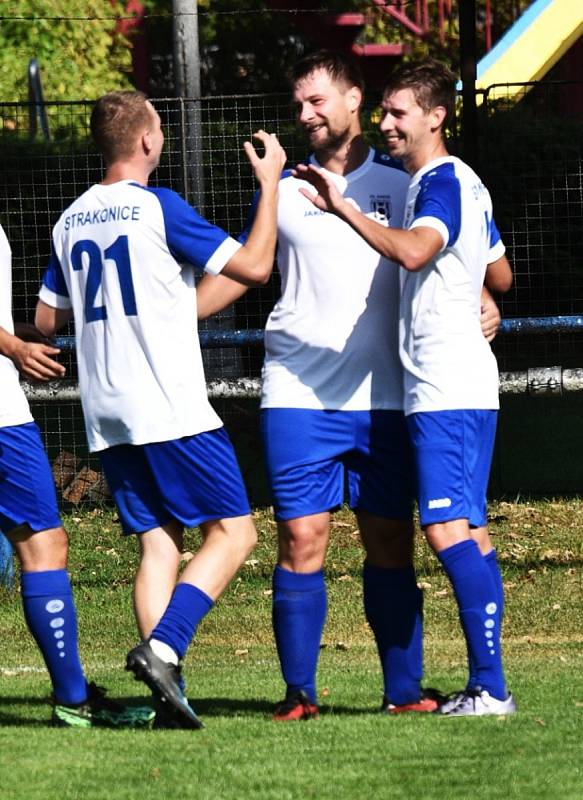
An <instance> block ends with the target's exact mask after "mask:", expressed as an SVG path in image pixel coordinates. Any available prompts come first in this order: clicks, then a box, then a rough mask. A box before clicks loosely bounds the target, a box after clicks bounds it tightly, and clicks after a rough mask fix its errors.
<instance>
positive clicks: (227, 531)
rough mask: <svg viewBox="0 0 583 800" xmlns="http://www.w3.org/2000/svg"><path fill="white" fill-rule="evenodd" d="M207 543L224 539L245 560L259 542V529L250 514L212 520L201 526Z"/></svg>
mask: <svg viewBox="0 0 583 800" xmlns="http://www.w3.org/2000/svg"><path fill="white" fill-rule="evenodd" d="M200 529H201V532H202V535H203V539H204V541H205V543H207V542H208V543H211V542H212V541H213V540H216V539H217V538H218V539H223V540H224V541H226V542H227V544H228V547H229V549H230V550H231V551H232V552H233V553H235V554H237V555H238V557H239V560H240V561H241V562H243V561H244V560H245V559H246V558H247V557H248V556H249V555H250V554H251V552H252V550H253V548H254V547H255V545H256V544H257V531H256V529H255V525H254V524H253V520H252V518H251V516H250V515H249V514H247V515H245V516H243V517H228V518H226V519H218V520H212V521H210V522H205V523H203V524H202V525H201V526H200Z"/></svg>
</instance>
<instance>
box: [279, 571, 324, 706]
mask: <svg viewBox="0 0 583 800" xmlns="http://www.w3.org/2000/svg"><path fill="white" fill-rule="evenodd" d="M326 610H327V598H326V584H325V582H324V571H323V570H318V572H309V573H301V572H290V571H289V570H286V569H283V568H282V567H276V568H275V570H274V573H273V632H274V634H275V643H276V645H277V653H278V656H279V663H280V664H281V672H282V674H283V679H284V681H285V682H286V684H287V689H288V691H289V692H293V691H298V690H300V689H302V690H303V691H304V692H305V693H306V694H307V695H308V697H309V698H310V701H311V702H312V703H315V702H316V668H317V666H318V656H319V654H320V641H321V638H322V631H323V630H324V622H325V620H326Z"/></svg>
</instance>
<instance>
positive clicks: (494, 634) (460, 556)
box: [437, 539, 507, 700]
mask: <svg viewBox="0 0 583 800" xmlns="http://www.w3.org/2000/svg"><path fill="white" fill-rule="evenodd" d="M437 557H438V558H439V560H440V561H441V563H442V564H443V568H444V569H445V571H446V573H447V576H448V578H449V579H450V581H451V584H452V586H453V590H454V593H455V596H456V600H457V604H458V609H459V615H460V621H461V624H462V628H463V631H464V635H465V639H466V646H467V649H468V663H469V664H470V665H471V670H472V671H473V673H474V674H473V677H472V680H475V683H474V687H478V686H479V687H480V688H482V689H486V690H487V691H488V692H489V693H490V694H491V695H492V697H496V698H497V699H498V700H504V699H506V697H507V691H506V682H505V680H504V671H503V669H502V655H501V651H500V620H499V619H498V613H497V612H498V596H497V592H496V586H495V585H494V581H493V580H492V575H491V573H490V569H489V567H488V565H487V563H486V561H485V560H484V557H483V556H482V554H481V553H480V549H479V547H478V545H477V544H476V543H475V542H474V541H473V540H471V539H468V540H466V541H463V542H458V544H454V545H453V546H452V547H448V548H446V549H445V550H442V551H441V552H440V553H438V554H437Z"/></svg>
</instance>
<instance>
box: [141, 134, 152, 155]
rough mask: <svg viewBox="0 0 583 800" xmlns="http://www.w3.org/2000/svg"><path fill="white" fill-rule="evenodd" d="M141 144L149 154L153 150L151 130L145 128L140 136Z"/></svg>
mask: <svg viewBox="0 0 583 800" xmlns="http://www.w3.org/2000/svg"><path fill="white" fill-rule="evenodd" d="M140 146H141V148H142V150H143V151H144V153H145V154H146V155H148V153H150V152H151V150H152V136H151V133H150V131H149V130H145V131H144V132H143V133H142V135H141V137H140Z"/></svg>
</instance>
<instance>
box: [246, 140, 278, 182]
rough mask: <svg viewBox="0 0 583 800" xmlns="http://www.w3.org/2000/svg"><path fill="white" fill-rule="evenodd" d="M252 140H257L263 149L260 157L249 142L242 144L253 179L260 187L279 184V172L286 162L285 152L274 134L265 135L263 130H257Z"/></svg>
mask: <svg viewBox="0 0 583 800" xmlns="http://www.w3.org/2000/svg"><path fill="white" fill-rule="evenodd" d="M253 138H254V139H258V140H259V141H260V142H261V144H262V145H263V147H264V148H265V153H264V155H263V156H262V157H260V156H259V155H258V154H257V151H256V150H255V148H254V147H253V145H252V144H251V142H244V144H243V148H244V150H245V154H246V156H247V158H248V159H249V163H250V164H251V166H252V167H253V172H254V173H255V177H256V178H257V180H258V181H259V183H260V184H261V185H263V184H279V180H280V178H281V172H282V170H283V168H284V166H285V162H286V160H287V156H286V153H285V150H284V149H283V147H282V146H281V145H280V143H279V140H278V138H277V136H276V135H275V134H274V133H266V132H265V131H263V130H259V131H257V132H256V133H254V134H253Z"/></svg>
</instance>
